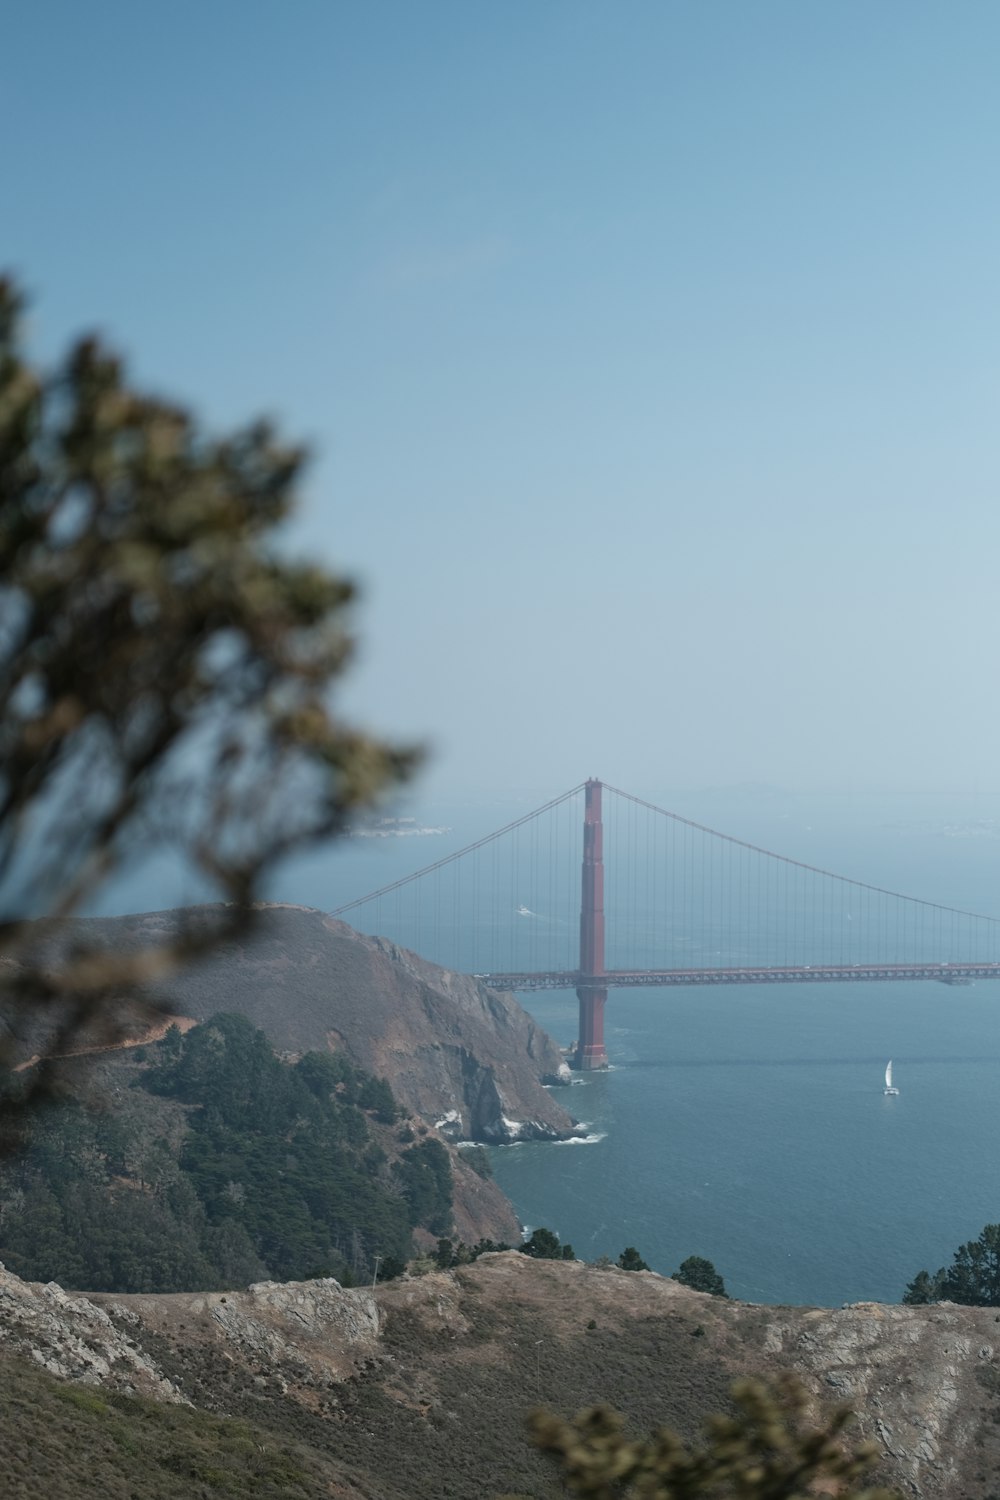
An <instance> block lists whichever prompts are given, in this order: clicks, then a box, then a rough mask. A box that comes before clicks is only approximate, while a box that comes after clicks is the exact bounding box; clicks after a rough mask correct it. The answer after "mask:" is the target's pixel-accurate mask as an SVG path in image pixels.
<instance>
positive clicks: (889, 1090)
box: [882, 1057, 899, 1094]
mask: <svg viewBox="0 0 1000 1500" xmlns="http://www.w3.org/2000/svg"><path fill="white" fill-rule="evenodd" d="M882 1092H883V1094H898V1093H899V1089H894V1088H893V1086H892V1058H891V1057H890V1059H889V1061H888V1062H887V1063H886V1065H885V1088H884V1089H883V1090H882Z"/></svg>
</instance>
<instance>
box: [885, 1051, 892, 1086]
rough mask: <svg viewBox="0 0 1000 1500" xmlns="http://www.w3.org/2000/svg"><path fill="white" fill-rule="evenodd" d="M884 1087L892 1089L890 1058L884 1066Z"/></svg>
mask: <svg viewBox="0 0 1000 1500" xmlns="http://www.w3.org/2000/svg"><path fill="white" fill-rule="evenodd" d="M885 1086H886V1088H887V1089H891V1088H892V1058H891V1057H890V1059H889V1061H888V1063H887V1064H886V1069H885Z"/></svg>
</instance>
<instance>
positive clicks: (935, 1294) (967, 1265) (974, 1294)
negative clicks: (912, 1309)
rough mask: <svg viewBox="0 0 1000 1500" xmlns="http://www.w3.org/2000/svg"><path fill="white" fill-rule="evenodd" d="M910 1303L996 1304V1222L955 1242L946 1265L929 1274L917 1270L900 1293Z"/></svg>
mask: <svg viewBox="0 0 1000 1500" xmlns="http://www.w3.org/2000/svg"><path fill="white" fill-rule="evenodd" d="M903 1301H904V1302H905V1303H909V1304H911V1305H920V1304H922V1303H927V1302H959V1303H961V1304H963V1305H964V1306H966V1307H1000V1224H986V1225H984V1226H983V1228H982V1230H981V1231H980V1234H979V1238H978V1239H975V1240H969V1241H968V1242H967V1243H966V1244H964V1245H959V1247H958V1249H957V1250H956V1251H955V1254H954V1256H953V1258H952V1263H951V1265H950V1266H942V1267H941V1268H940V1269H939V1270H937V1271H935V1272H934V1274H933V1276H932V1275H931V1274H930V1273H929V1272H927V1271H918V1273H917V1275H916V1276H915V1277H914V1278H913V1280H912V1281H911V1282H910V1283H909V1285H908V1286H907V1288H906V1291H905V1292H904V1293H903Z"/></svg>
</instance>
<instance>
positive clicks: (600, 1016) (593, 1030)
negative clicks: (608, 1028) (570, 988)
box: [573, 990, 608, 1073]
mask: <svg viewBox="0 0 1000 1500" xmlns="http://www.w3.org/2000/svg"><path fill="white" fill-rule="evenodd" d="M576 998H577V999H578V1000H579V1002H580V1030H579V1032H578V1035H577V1043H576V1052H575V1053H574V1054H573V1066H574V1068H577V1069H578V1070H579V1071H580V1072H582V1073H587V1072H590V1071H591V1070H592V1069H594V1068H606V1067H607V1066H608V1054H607V1052H606V1051H605V1050H604V1002H605V1000H606V999H607V998H608V992H607V990H577V992H576Z"/></svg>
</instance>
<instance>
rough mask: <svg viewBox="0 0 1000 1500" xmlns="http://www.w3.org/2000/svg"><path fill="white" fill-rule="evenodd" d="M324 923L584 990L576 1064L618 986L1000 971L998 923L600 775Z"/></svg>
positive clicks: (597, 1037)
mask: <svg viewBox="0 0 1000 1500" xmlns="http://www.w3.org/2000/svg"><path fill="white" fill-rule="evenodd" d="M581 803H582V808H581ZM581 812H582V816H581ZM609 815H610V816H609ZM606 831H607V832H608V835H609V837H608V839H607V841H605V832H606ZM332 915H333V916H335V917H343V918H349V919H350V920H351V922H352V925H354V926H355V927H358V928H359V929H360V930H362V931H366V932H370V933H372V934H374V935H377V936H380V937H382V938H385V939H387V940H389V941H391V942H393V943H395V944H398V945H400V946H402V947H405V948H409V949H412V950H413V951H415V952H417V953H419V954H421V955H422V956H423V957H425V958H429V959H432V960H433V961H434V962H436V963H439V964H442V965H444V966H445V967H448V968H451V969H459V970H462V971H465V972H468V973H471V974H474V975H475V977H476V978H477V979H479V980H481V981H482V982H483V983H484V984H486V985H488V986H489V987H490V988H492V989H500V990H516V991H521V992H530V991H537V990H575V991H576V994H577V997H578V1000H579V1008H580V1026H579V1034H578V1038H577V1042H576V1047H575V1049H574V1057H573V1060H574V1066H575V1067H577V1068H578V1069H592V1068H602V1067H606V1066H607V1061H608V1059H607V1053H606V1051H605V1045H604V1007H605V1003H606V1001H607V997H608V991H609V990H611V989H620V988H636V987H647V986H648V987H656V988H661V987H663V988H669V987H672V986H678V985H718V984H731V985H757V984H792V983H794V984H810V985H817V984H818V985H829V984H841V983H859V982H862V981H866V982H867V981H886V980H896V981H899V980H914V981H916V980H936V981H938V982H940V983H944V984H951V985H963V984H971V983H972V982H973V981H975V980H977V979H996V978H1000V920H998V919H996V918H993V917H986V916H981V915H977V914H976V913H974V912H968V911H962V910H960V909H959V908H957V907H951V906H945V905H941V904H940V903H937V902H933V901H921V900H918V899H917V898H915V897H912V896H905V895H902V894H900V893H899V892H897V891H889V890H885V889H883V888H882V887H880V886H875V885H869V884H866V883H865V882H864V881H860V880H854V879H851V878H850V877H847V876H843V875H836V874H833V873H832V872H830V871H828V870H823V869H819V868H818V867H816V866H813V865H810V864H807V863H805V862H803V861H801V860H797V859H789V858H788V857H787V856H784V855H780V854H775V853H774V852H773V851H771V850H768V849H763V848H760V847H758V846H757V845H755V844H751V843H748V842H746V841H745V840H743V839H738V838H733V837H732V836H730V835H729V834H723V833H719V832H717V831H716V830H715V829H711V828H707V827H705V826H703V825H702V824H699V823H696V822H693V821H692V820H691V819H689V818H684V817H681V816H680V815H679V814H677V813H672V812H669V811H667V810H666V809H665V808H661V807H657V806H655V805H654V804H653V803H651V802H647V801H645V800H644V799H642V798H641V797H635V796H633V795H632V794H631V793H629V792H623V791H620V790H619V789H618V788H616V787H612V786H609V785H607V784H606V783H604V782H601V781H598V780H596V779H594V778H591V779H590V780H588V781H586V782H582V783H580V785H578V786H575V787H572V788H571V789H570V790H569V791H568V792H564V793H563V794H562V795H561V796H559V797H555V798H553V799H552V800H551V801H549V802H547V803H545V804H544V806H542V807H539V808H536V809H535V810H534V811H533V812H530V813H526V814H525V815H524V816H523V817H520V818H517V819H515V820H514V821H513V822H511V823H507V824H506V825H505V826H504V827H503V828H499V829H497V830H496V831H495V832H494V833H491V834H488V835H486V836H485V837H484V838H481V839H478V840H477V841H476V842H475V843H472V844H468V845H466V846H465V847H464V848H462V849H459V850H456V851H455V852H454V853H452V854H448V855H446V856H445V857H444V858H442V859H439V860H437V861H435V862H434V863H433V864H430V865H426V866H424V868H422V869H420V870H415V871H414V872H413V873H412V874H410V875H406V876H404V877H402V878H401V879H399V880H395V881H392V882H391V883H389V884H388V885H384V886H382V887H380V888H379V889H378V890H375V891H371V892H369V894H368V895H366V896H360V897H358V898H357V899H356V900H354V901H350V902H346V903H345V904H343V905H342V906H339V907H337V909H336V910H335V911H334V912H333V913H332Z"/></svg>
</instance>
